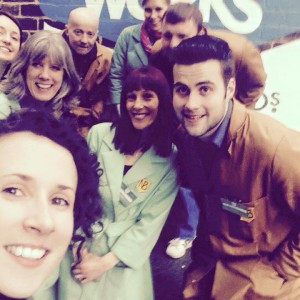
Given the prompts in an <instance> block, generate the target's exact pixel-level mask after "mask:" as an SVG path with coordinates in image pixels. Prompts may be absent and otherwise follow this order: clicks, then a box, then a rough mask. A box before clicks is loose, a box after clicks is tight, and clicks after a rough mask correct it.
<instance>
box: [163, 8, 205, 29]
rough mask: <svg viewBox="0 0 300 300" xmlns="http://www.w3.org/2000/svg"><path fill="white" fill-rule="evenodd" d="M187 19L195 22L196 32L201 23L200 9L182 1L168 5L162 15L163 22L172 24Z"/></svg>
mask: <svg viewBox="0 0 300 300" xmlns="http://www.w3.org/2000/svg"><path fill="white" fill-rule="evenodd" d="M188 20H193V21H194V22H195V24H196V25H197V29H198V32H199V31H200V30H201V28H202V24H203V17H202V14H201V11H200V10H199V8H198V7H197V6H196V5H194V4H190V3H184V2H179V3H176V4H172V5H170V6H169V7H168V9H167V10H166V12H165V14H164V16H163V21H164V22H166V23H169V24H173V25H175V24H177V23H180V22H185V21H188Z"/></svg>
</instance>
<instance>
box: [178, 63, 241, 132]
mask: <svg viewBox="0 0 300 300" xmlns="http://www.w3.org/2000/svg"><path fill="white" fill-rule="evenodd" d="M234 89H235V81H234V79H233V78H231V79H230V80H229V83H228V85H227V87H225V84H224V79H223V76H222V70H221V63H220V62H219V61H217V60H208V61H205V62H200V63H195V64H192V65H179V64H175V66H174V89H173V106H174V109H175V112H176V115H177V117H178V119H179V120H180V121H181V123H182V125H183V126H184V128H185V129H186V131H187V132H188V133H189V134H190V135H192V136H198V137H208V136H210V135H211V134H213V133H214V132H215V130H216V129H217V128H218V126H219V125H220V123H221V122H222V120H223V118H224V116H225V113H226V111H227V107H228V101H229V100H230V99H231V98H232V97H233V94H234Z"/></svg>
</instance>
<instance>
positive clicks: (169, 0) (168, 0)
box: [141, 0, 171, 6]
mask: <svg viewBox="0 0 300 300" xmlns="http://www.w3.org/2000/svg"><path fill="white" fill-rule="evenodd" d="M148 1H149V0H142V3H141V4H142V6H144V5H146V4H147V2H148ZM161 1H165V2H166V4H167V5H170V4H171V0H161Z"/></svg>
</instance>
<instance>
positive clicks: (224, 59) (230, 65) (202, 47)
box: [171, 35, 235, 86]
mask: <svg viewBox="0 0 300 300" xmlns="http://www.w3.org/2000/svg"><path fill="white" fill-rule="evenodd" d="M171 56H172V62H173V64H179V65H192V64H195V63H199V62H205V61H207V60H210V59H214V60H218V61H220V63H221V68H222V75H223V79H224V83H225V85H226V86H227V84H228V82H229V79H230V78H232V77H234V75H235V74H234V61H233V58H232V51H231V49H230V48H229V45H228V44H227V42H225V41H224V40H222V39H219V38H217V37H213V36H209V35H197V36H194V37H192V38H189V39H186V40H183V41H182V42H181V43H180V44H179V45H178V46H177V47H175V48H174V49H172V55H171Z"/></svg>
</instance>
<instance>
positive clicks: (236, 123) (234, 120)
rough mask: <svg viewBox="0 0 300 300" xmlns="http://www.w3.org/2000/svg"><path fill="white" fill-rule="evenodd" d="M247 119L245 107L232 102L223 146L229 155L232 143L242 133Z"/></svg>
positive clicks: (234, 101)
mask: <svg viewBox="0 0 300 300" xmlns="http://www.w3.org/2000/svg"><path fill="white" fill-rule="evenodd" d="M247 117H248V114H247V109H246V107H245V106H244V105H242V104H241V103H239V102H238V101H237V100H233V109H232V114H231V118H230V122H229V128H228V132H227V136H226V144H225V145H226V147H228V152H229V154H231V152H232V144H233V141H234V140H235V139H236V138H237V137H238V136H239V135H241V133H242V130H243V128H244V126H245V122H246V119H247Z"/></svg>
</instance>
